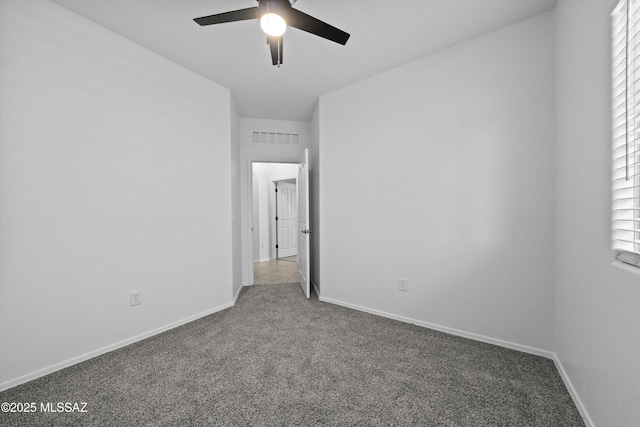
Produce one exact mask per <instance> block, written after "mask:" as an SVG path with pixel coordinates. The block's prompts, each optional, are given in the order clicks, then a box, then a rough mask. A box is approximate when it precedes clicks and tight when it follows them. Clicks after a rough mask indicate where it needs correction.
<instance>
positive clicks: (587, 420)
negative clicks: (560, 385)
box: [553, 353, 596, 427]
mask: <svg viewBox="0 0 640 427" xmlns="http://www.w3.org/2000/svg"><path fill="white" fill-rule="evenodd" d="M553 363H555V365H556V369H557V370H558V372H559V373H560V378H562V382H564V385H565V387H567V390H568V391H569V395H571V399H573V403H575V404H576V408H578V412H580V416H581V417H582V420H583V421H584V423H585V425H586V426H587V427H596V425H595V424H594V422H593V420H592V419H591V417H590V416H589V412H587V408H585V406H584V404H583V403H582V399H580V396H579V395H578V392H577V391H576V389H575V387H574V386H573V383H572V382H571V379H570V378H569V375H568V374H567V371H566V370H565V369H564V366H563V365H562V362H561V361H560V359H558V355H557V354H555V353H554V354H553Z"/></svg>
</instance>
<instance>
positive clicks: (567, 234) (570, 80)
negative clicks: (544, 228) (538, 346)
mask: <svg viewBox="0 0 640 427" xmlns="http://www.w3.org/2000/svg"><path fill="white" fill-rule="evenodd" d="M614 4H615V1H613V0H610V1H585V0H579V1H566V0H560V2H559V3H558V6H557V10H556V32H557V54H556V61H557V68H556V76H557V77H556V78H557V127H556V129H557V144H558V148H557V170H558V179H557V193H556V200H557V202H556V203H557V211H556V212H557V220H556V224H557V225H556V227H557V230H556V236H557V239H556V243H557V249H556V252H557V275H556V293H555V299H556V309H555V328H554V330H555V339H554V342H555V352H556V355H557V357H558V359H559V360H560V362H561V364H562V367H563V368H564V371H565V373H566V375H567V376H568V377H569V379H570V381H571V383H572V384H573V387H574V389H575V392H576V394H577V396H579V399H580V400H581V401H582V404H583V405H584V406H585V408H586V409H587V412H588V414H589V416H590V418H591V420H592V422H593V424H594V425H596V426H607V427H615V426H631V425H638V422H639V420H640V406H639V405H638V403H639V402H640V364H639V363H638V361H639V360H640V332H639V328H640V271H639V270H638V269H634V268H632V267H625V266H623V265H621V264H619V263H617V262H613V254H612V251H611V250H610V248H611V202H610V201H611V184H610V182H611V153H610V147H611V71H610V66H611V59H610V58H611V47H610V46H611V41H610V38H611V33H610V31H611V29H610V17H609V14H610V13H611V11H612V10H613V7H614Z"/></svg>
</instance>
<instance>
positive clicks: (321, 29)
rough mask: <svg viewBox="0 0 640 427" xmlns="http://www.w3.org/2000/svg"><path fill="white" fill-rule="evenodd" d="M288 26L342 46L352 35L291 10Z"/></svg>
mask: <svg viewBox="0 0 640 427" xmlns="http://www.w3.org/2000/svg"><path fill="white" fill-rule="evenodd" d="M287 24H288V25H290V26H292V27H294V28H297V29H299V30H302V31H306V32H308V33H311V34H315V35H316V36H320V37H322V38H325V39H327V40H331V41H332V42H336V43H340V44H342V45H344V44H346V43H347V40H349V37H351V35H350V34H349V33H345V32H344V31H342V30H341V29H339V28H336V27H334V26H333V25H329V24H327V23H326V22H322V21H321V20H319V19H317V18H314V17H313V16H311V15H307V14H306V13H304V12H300V11H299V10H297V9H293V8H291V9H290V10H289V12H288V14H287Z"/></svg>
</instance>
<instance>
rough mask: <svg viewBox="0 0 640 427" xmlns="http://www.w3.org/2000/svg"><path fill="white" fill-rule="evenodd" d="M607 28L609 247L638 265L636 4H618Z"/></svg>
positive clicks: (639, 37)
mask: <svg viewBox="0 0 640 427" xmlns="http://www.w3.org/2000/svg"><path fill="white" fill-rule="evenodd" d="M612 24H613V25H612V28H613V38H612V41H613V51H612V53H613V58H612V59H613V61H612V66H613V69H612V77H613V156H612V159H613V177H612V179H613V217H612V223H613V233H612V237H613V248H614V249H615V250H616V254H617V258H618V259H619V260H620V261H623V262H626V263H628V264H632V265H636V266H638V267H640V81H639V80H640V69H639V68H640V45H639V43H640V0H620V2H619V3H618V5H617V6H616V7H615V9H614V10H613V13H612Z"/></svg>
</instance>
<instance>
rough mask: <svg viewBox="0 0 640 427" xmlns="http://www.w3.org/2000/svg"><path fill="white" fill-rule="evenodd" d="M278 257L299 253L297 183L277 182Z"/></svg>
mask: <svg viewBox="0 0 640 427" xmlns="http://www.w3.org/2000/svg"><path fill="white" fill-rule="evenodd" d="M276 189H277V193H276V197H277V199H278V200H277V207H278V209H277V213H276V217H277V220H276V222H277V227H278V258H285V257H289V256H296V255H298V197H297V194H296V185H295V184H289V183H285V182H278V183H277V184H276Z"/></svg>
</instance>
